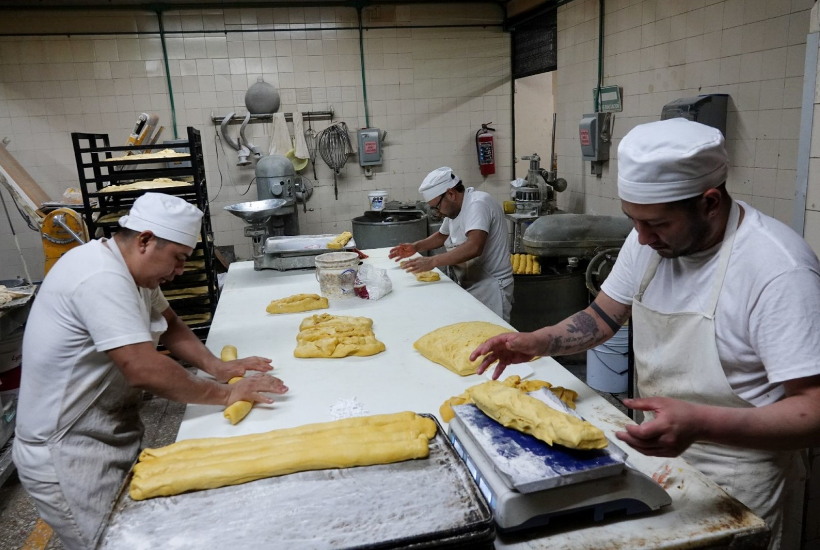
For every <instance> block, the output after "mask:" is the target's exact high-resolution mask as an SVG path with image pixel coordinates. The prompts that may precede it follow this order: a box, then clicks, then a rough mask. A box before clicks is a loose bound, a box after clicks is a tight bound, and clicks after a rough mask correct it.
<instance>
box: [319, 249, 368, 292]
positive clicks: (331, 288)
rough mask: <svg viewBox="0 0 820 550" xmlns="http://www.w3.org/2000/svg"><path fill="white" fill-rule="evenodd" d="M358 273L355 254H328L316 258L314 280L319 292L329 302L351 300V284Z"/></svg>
mask: <svg viewBox="0 0 820 550" xmlns="http://www.w3.org/2000/svg"><path fill="white" fill-rule="evenodd" d="M358 271H359V255H358V254H356V253H355V252H329V253H327V254H320V255H318V256H316V280H317V281H319V292H320V293H321V294H322V296H324V297H325V298H328V299H330V300H339V299H345V298H353V297H354V296H356V293H355V292H354V290H353V283H354V282H355V281H356V274H357V273H358Z"/></svg>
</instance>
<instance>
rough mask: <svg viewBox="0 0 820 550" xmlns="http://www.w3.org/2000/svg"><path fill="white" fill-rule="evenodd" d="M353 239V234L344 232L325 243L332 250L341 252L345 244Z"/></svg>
mask: <svg viewBox="0 0 820 550" xmlns="http://www.w3.org/2000/svg"><path fill="white" fill-rule="evenodd" d="M352 238H353V233H351V232H350V231H345V232H344V233H341V234H339V235H336V236H335V237H333V239H332V240H331V241H330V242H329V243H327V247H328V248H331V249H333V250H341V249H342V248H344V247H345V245H346V244H347V241H349V240H350V239H352Z"/></svg>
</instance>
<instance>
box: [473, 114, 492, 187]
mask: <svg viewBox="0 0 820 550" xmlns="http://www.w3.org/2000/svg"><path fill="white" fill-rule="evenodd" d="M490 124H492V122H488V123H487V124H482V125H481V129H479V130H478V132H476V133H475V149H476V152H477V153H478V168H479V169H480V170H481V175H482V176H489V175H490V174H495V145H494V143H493V141H494V138H493V135H492V134H491V133H490V132H495V128H490Z"/></svg>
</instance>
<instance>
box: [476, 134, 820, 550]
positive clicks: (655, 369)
mask: <svg viewBox="0 0 820 550" xmlns="http://www.w3.org/2000/svg"><path fill="white" fill-rule="evenodd" d="M728 165H729V162H728V157H727V155H726V150H725V148H724V138H723V135H722V134H721V133H720V131H718V130H716V129H714V128H710V127H708V126H705V125H702V124H699V123H697V122H691V121H688V120H686V119H682V118H675V119H671V120H665V121H659V122H651V123H648V124H643V125H639V126H637V127H635V128H634V129H633V130H631V131H630V132H629V133H628V134H627V135H626V136H625V137H624V138H623V139H622V140H621V143H620V145H619V147H618V195H619V197H620V199H621V207H622V209H623V212H624V214H626V216H628V217H629V218H630V219H631V220H632V222H633V224H634V230H633V231H632V233H631V234H630V235H629V237H628V238H627V240H626V242H625V243H624V246H623V248H622V249H621V252H620V253H619V255H618V260H617V262H616V264H615V266H614V268H613V270H612V273H611V274H610V276H609V277H608V278H607V279H606V281H605V282H604V284H603V286H602V291H601V292H600V294H599V295H598V297H597V298H596V299H595V301H594V302H593V303H592V304H591V305H590V306H589V307H588V308H586V309H585V310H583V311H581V312H578V313H576V314H575V315H573V316H571V317H569V318H568V319H566V320H564V321H562V322H561V323H558V324H557V325H554V326H551V327H545V328H542V329H539V330H537V331H535V332H531V333H510V334H502V335H499V336H496V337H494V338H491V339H490V340H487V341H486V342H485V343H484V344H482V345H481V346H479V347H478V348H476V350H475V351H474V352H473V354H472V356H471V358H470V359H471V360H475V359H476V358H478V357H479V356H480V355H485V354H487V356H486V357H485V359H484V360H483V362H482V364H481V365H480V367H479V369H478V372H479V373H482V372H484V371H485V370H486V369H487V368H489V367H490V365H492V363H493V362H495V361H498V364H497V365H496V367H495V372H494V374H493V376H494V378H498V376H499V375H500V374H501V372H502V371H503V370H504V368H505V367H506V366H507V365H509V364H511V363H521V362H525V361H529V360H531V359H532V358H533V357H534V356H537V355H553V356H559V355H568V354H572V353H578V352H581V351H584V350H587V349H590V348H592V347H594V346H597V345H599V344H601V343H603V342H605V341H607V340H608V339H610V338H611V337H612V336H613V335H614V334H615V332H617V330H618V329H619V328H620V327H621V326H622V325H623V324H624V323H625V322H626V321H627V319H629V317H630V316H631V317H632V323H633V334H634V353H635V376H636V380H637V388H638V392H639V394H640V398H638V399H630V400H626V401H625V402H624V404H625V405H627V406H628V407H630V408H632V409H637V410H641V411H644V414H645V417H646V420H645V421H644V422H643V423H642V424H640V425H628V426H626V429H625V431H622V432H618V433H617V434H616V436H617V437H618V438H619V439H620V440H622V441H624V442H625V443H627V444H628V445H630V446H631V447H632V448H634V449H636V450H637V451H639V452H641V453H643V454H646V455H652V456H679V455H680V456H682V457H683V458H685V459H686V460H687V461H688V462H689V463H690V464H692V465H693V466H695V467H696V468H698V469H699V470H701V471H702V472H703V473H704V474H706V475H707V476H709V477H710V478H711V479H713V480H714V481H715V482H716V483H717V484H718V485H720V486H721V487H723V488H724V489H725V490H726V491H727V492H728V493H730V494H731V495H733V496H734V497H735V498H737V499H738V500H739V501H741V502H742V503H744V504H745V505H746V506H748V507H749V508H750V509H751V510H752V511H753V512H755V513H756V514H757V515H758V516H760V517H762V518H763V519H764V520H766V523H767V524H768V525H769V527H770V529H771V532H772V538H771V542H770V545H769V548H773V549H775V548H784V549H786V548H797V547H798V546H799V540H800V539H799V537H800V535H799V520H800V515H801V514H802V502H803V485H804V476H805V470H804V468H803V464H802V460H801V452H802V450H803V449H805V448H807V447H815V446H818V445H820V360H818V357H820V330H818V328H820V315H819V314H818V312H820V263H818V259H817V256H816V255H815V254H814V252H812V250H811V248H810V247H809V246H808V244H807V243H806V242H805V241H804V240H803V239H802V238H801V237H800V236H799V235H797V234H796V233H795V232H794V231H792V230H791V229H790V228H789V227H787V226H786V225H784V224H782V223H780V222H779V221H777V220H775V219H773V218H771V217H769V216H766V215H765V214H763V213H762V212H760V211H758V210H756V209H755V208H753V207H751V206H749V205H748V204H746V203H743V202H740V201H735V200H734V199H732V197H731V196H730V195H729V193H728V191H727V189H726V179H727V174H728Z"/></svg>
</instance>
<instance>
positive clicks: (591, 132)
mask: <svg viewBox="0 0 820 550" xmlns="http://www.w3.org/2000/svg"><path fill="white" fill-rule="evenodd" d="M611 137H612V113H591V114H588V115H584V116H583V118H582V119H581V123H580V124H579V125H578V138H579V139H578V141H579V142H580V143H581V156H582V158H583V160H588V161H590V162H591V163H592V168H591V173H592V174H594V175H596V176H600V175H601V171H602V166H603V163H604V162H605V161H607V160H609V143H610V139H611Z"/></svg>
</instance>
